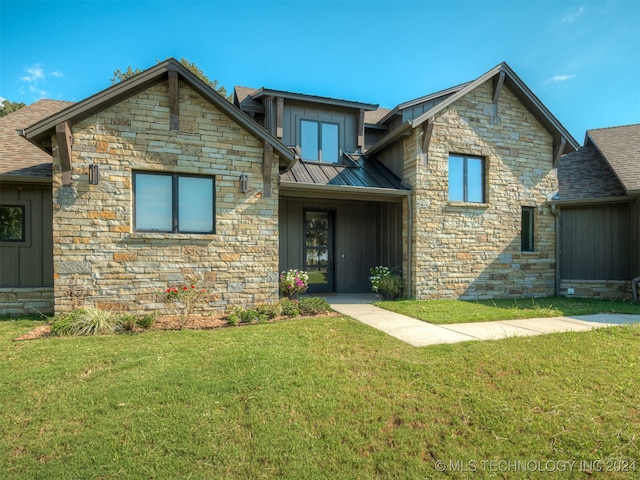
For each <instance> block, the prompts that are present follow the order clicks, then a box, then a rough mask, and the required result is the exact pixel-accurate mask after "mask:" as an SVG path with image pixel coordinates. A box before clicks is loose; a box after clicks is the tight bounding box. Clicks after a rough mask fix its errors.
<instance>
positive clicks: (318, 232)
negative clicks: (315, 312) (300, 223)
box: [304, 210, 335, 293]
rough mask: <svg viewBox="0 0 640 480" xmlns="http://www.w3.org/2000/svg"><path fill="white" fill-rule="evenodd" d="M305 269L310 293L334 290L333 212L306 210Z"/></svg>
mask: <svg viewBox="0 0 640 480" xmlns="http://www.w3.org/2000/svg"><path fill="white" fill-rule="evenodd" d="M304 239H305V241H304V270H306V272H307V273H308V274H309V290H308V292H309V293H331V292H333V291H334V288H335V287H334V269H333V212H332V211H328V210H305V212H304Z"/></svg>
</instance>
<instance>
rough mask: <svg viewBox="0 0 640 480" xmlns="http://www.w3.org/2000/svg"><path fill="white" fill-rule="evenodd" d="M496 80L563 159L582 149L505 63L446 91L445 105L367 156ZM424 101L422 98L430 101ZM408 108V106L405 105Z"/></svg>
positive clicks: (402, 128) (396, 131)
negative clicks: (539, 126)
mask: <svg viewBox="0 0 640 480" xmlns="http://www.w3.org/2000/svg"><path fill="white" fill-rule="evenodd" d="M491 79H493V80H494V85H495V86H496V87H495V88H496V91H497V92H499V89H500V87H501V85H502V84H504V85H506V86H508V87H509V89H510V90H511V92H513V94H514V95H515V96H516V97H517V98H518V99H519V100H520V102H522V104H523V105H524V106H525V107H526V108H527V109H528V110H529V111H530V112H531V113H532V115H533V116H534V117H535V118H536V119H537V120H538V121H539V122H540V123H541V124H542V125H543V126H544V128H545V129H546V130H547V131H548V132H549V133H550V134H551V135H552V136H553V139H554V144H555V148H557V149H558V153H559V155H557V157H558V158H559V156H560V154H563V153H570V152H573V151H575V150H577V149H578V147H579V144H578V142H577V141H576V140H575V139H574V138H573V137H572V136H571V134H570V133H569V131H568V130H567V129H566V128H564V126H563V125H562V124H561V123H560V122H559V121H558V119H556V117H554V116H553V114H552V113H551V112H550V111H549V110H548V109H547V107H545V106H544V105H543V103H542V102H541V101H540V100H539V99H538V97H536V96H535V95H534V94H533V92H532V91H531V90H530V89H529V87H527V86H526V85H525V83H524V82H523V81H522V80H521V79H520V78H519V77H518V76H517V75H516V74H515V72H514V71H513V70H512V69H511V67H509V65H507V64H506V63H504V62H503V63H501V64H499V65H497V66H496V67H494V68H492V69H491V70H489V71H488V72H487V73H485V74H484V75H481V76H480V77H478V78H476V79H475V80H473V81H471V82H468V83H466V84H463V85H461V87H462V88H459V89H458V90H457V91H454V89H449V90H445V92H449V93H452V94H451V95H450V96H449V97H448V98H446V99H445V100H444V101H442V102H439V103H438V104H436V105H435V106H434V107H433V108H431V109H429V110H427V111H426V112H424V113H423V114H422V115H420V116H418V117H416V118H414V119H413V120H407V121H406V122H404V123H403V124H401V125H400V126H398V127H397V128H395V129H394V130H393V131H391V132H390V133H389V134H387V135H386V136H385V137H384V138H382V139H381V140H380V141H379V142H378V143H377V144H376V145H374V146H373V147H372V148H370V149H369V150H368V151H367V152H366V154H365V155H367V156H369V155H375V154H376V153H377V152H379V151H380V150H382V149H383V148H385V147H386V146H388V145H390V144H392V143H394V142H395V141H397V140H399V139H400V138H402V137H403V136H404V135H407V133H408V132H409V130H411V129H413V128H416V127H419V126H420V125H422V124H423V123H425V122H427V121H429V119H431V118H433V117H434V116H435V115H437V114H438V113H440V112H441V111H443V110H444V109H446V108H447V107H449V106H450V105H451V104H453V103H454V102H456V101H457V100H458V99H460V98H462V97H464V96H465V95H467V94H468V93H469V92H471V91H473V90H475V89H476V88H477V87H479V86H480V85H482V84H484V83H485V82H487V81H488V80H491ZM428 97H429V96H427V97H422V98H428ZM410 103H411V102H409V104H410ZM403 105H407V104H403Z"/></svg>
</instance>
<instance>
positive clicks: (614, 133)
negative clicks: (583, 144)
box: [587, 123, 640, 194]
mask: <svg viewBox="0 0 640 480" xmlns="http://www.w3.org/2000/svg"><path fill="white" fill-rule="evenodd" d="M587 140H591V142H593V144H594V145H595V147H596V148H597V149H598V150H599V151H600V153H602V155H603V157H604V158H605V159H606V161H607V163H609V165H610V166H611V168H612V169H613V171H614V172H615V174H616V175H617V176H618V179H620V182H621V183H622V185H623V186H624V188H625V189H626V191H627V193H629V194H636V193H640V123H639V124H635V125H625V126H620V127H611V128H598V129H594V130H587Z"/></svg>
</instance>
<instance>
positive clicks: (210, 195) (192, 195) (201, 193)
mask: <svg viewBox="0 0 640 480" xmlns="http://www.w3.org/2000/svg"><path fill="white" fill-rule="evenodd" d="M133 194H134V207H135V210H134V214H135V215H134V216H135V220H134V224H135V230H136V231H138V232H167V233H215V179H214V178H213V177H206V176H195V175H180V174H176V173H147V172H144V173H143V172H134V174H133Z"/></svg>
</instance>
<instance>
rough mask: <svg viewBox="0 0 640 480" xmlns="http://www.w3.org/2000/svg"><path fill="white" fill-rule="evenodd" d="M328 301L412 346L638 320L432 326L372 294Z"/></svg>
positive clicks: (614, 317) (604, 317) (608, 317)
mask: <svg viewBox="0 0 640 480" xmlns="http://www.w3.org/2000/svg"><path fill="white" fill-rule="evenodd" d="M327 301H328V302H329V304H330V305H331V308H333V309H334V310H335V311H336V312H340V313H342V314H344V315H348V316H350V317H352V318H355V319H356V320H358V321H360V322H362V323H365V324H367V325H369V326H371V327H373V328H377V329H378V330H380V331H383V332H385V333H387V334H388V335H391V336H393V337H396V338H398V339H400V340H402V341H404V342H407V343H408V344H410V345H413V346H414V347H424V346H427V345H435V344H438V343H457V342H467V341H471V340H495V339H500V338H506V337H514V336H531V335H542V334H545V333H554V332H582V331H586V330H591V329H593V328H599V327H609V326H612V325H623V324H628V323H639V322H640V315H623V314H598V315H580V316H575V317H551V318H529V319H525V320H501V321H497V322H478V323H455V324H450V325H433V324H431V323H427V322H423V321H422V320H416V319H415V318H411V317H407V316H405V315H400V314H399V313H394V312H390V311H388V310H384V309H382V308H379V307H376V306H374V305H371V303H372V302H375V301H376V296H375V295H373V294H362V295H361V294H340V295H335V296H329V297H327Z"/></svg>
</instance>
